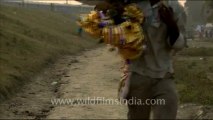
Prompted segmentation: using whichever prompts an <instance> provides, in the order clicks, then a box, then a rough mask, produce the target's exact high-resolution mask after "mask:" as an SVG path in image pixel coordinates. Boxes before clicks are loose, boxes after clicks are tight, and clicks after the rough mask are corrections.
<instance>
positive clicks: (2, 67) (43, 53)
mask: <svg viewBox="0 0 213 120" xmlns="http://www.w3.org/2000/svg"><path fill="white" fill-rule="evenodd" d="M0 9H1V10H0V40H1V41H0V100H1V99H2V98H5V96H8V95H10V93H13V92H14V91H15V90H16V89H18V88H19V87H20V86H21V85H22V84H23V83H25V82H26V81H29V79H30V78H31V77H32V76H33V75H35V74H36V73H38V72H39V71H41V70H42V68H44V67H45V66H47V65H48V64H49V63H51V62H53V61H54V60H56V59H57V58H58V57H59V56H61V55H65V54H75V53H78V52H79V51H80V50H83V49H84V48H88V47H92V46H94V43H95V42H91V41H92V40H86V39H90V38H84V39H80V38H79V37H78V36H76V35H75V32H76V30H77V26H76V25H75V22H73V21H74V20H72V19H71V16H69V15H65V14H62V13H54V12H51V11H44V10H34V9H26V8H16V7H9V6H4V5H0ZM14 88H16V89H14Z"/></svg>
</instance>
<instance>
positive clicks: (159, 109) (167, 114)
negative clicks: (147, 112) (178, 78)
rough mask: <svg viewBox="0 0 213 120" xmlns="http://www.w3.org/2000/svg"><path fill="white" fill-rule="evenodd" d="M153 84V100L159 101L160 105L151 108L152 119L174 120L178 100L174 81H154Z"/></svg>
mask: <svg viewBox="0 0 213 120" xmlns="http://www.w3.org/2000/svg"><path fill="white" fill-rule="evenodd" d="M153 84H154V85H153V95H154V96H153V98H154V99H156V100H158V102H160V101H161V104H160V103H158V105H154V106H152V112H153V119H175V118H176V114H177V104H178V103H177V102H178V100H177V92H176V89H175V83H174V80H173V79H156V81H155V82H154V83H153ZM164 100H165V104H163V102H162V101H164Z"/></svg>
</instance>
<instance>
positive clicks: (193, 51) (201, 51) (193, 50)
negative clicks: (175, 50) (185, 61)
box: [179, 42, 213, 57]
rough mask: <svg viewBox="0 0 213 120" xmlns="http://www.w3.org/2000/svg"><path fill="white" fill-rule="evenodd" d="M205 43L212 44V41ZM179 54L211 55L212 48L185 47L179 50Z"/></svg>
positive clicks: (212, 52) (212, 54) (212, 53)
mask: <svg viewBox="0 0 213 120" xmlns="http://www.w3.org/2000/svg"><path fill="white" fill-rule="evenodd" d="M206 44H213V43H209V42H208V43H206ZM179 55H183V56H194V57H196V56H213V48H206V47H200V48H187V49H185V50H184V51H181V52H180V53H179Z"/></svg>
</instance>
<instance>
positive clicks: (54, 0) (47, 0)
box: [25, 0, 186, 5]
mask: <svg viewBox="0 0 213 120" xmlns="http://www.w3.org/2000/svg"><path fill="white" fill-rule="evenodd" d="M25 1H34V2H45V3H61V4H64V3H66V0H25ZM185 1H186V0H179V2H180V3H181V5H184V3H185ZM69 4H73V5H81V3H80V2H77V1H75V0H69Z"/></svg>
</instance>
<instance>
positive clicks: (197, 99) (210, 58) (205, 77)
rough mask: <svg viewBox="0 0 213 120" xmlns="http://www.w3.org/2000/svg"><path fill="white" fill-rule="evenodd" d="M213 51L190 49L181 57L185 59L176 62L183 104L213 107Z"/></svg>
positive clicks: (208, 49)
mask: <svg viewBox="0 0 213 120" xmlns="http://www.w3.org/2000/svg"><path fill="white" fill-rule="evenodd" d="M207 44H208V43H207ZM212 50H213V49H212V48H188V49H186V50H183V51H182V52H181V56H179V57H182V58H183V59H181V58H180V59H179V60H176V62H175V74H176V76H175V77H176V82H177V88H178V91H179V97H180V102H181V103H197V104H204V105H213V94H212V91H213V53H212ZM199 58H204V59H199Z"/></svg>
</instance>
